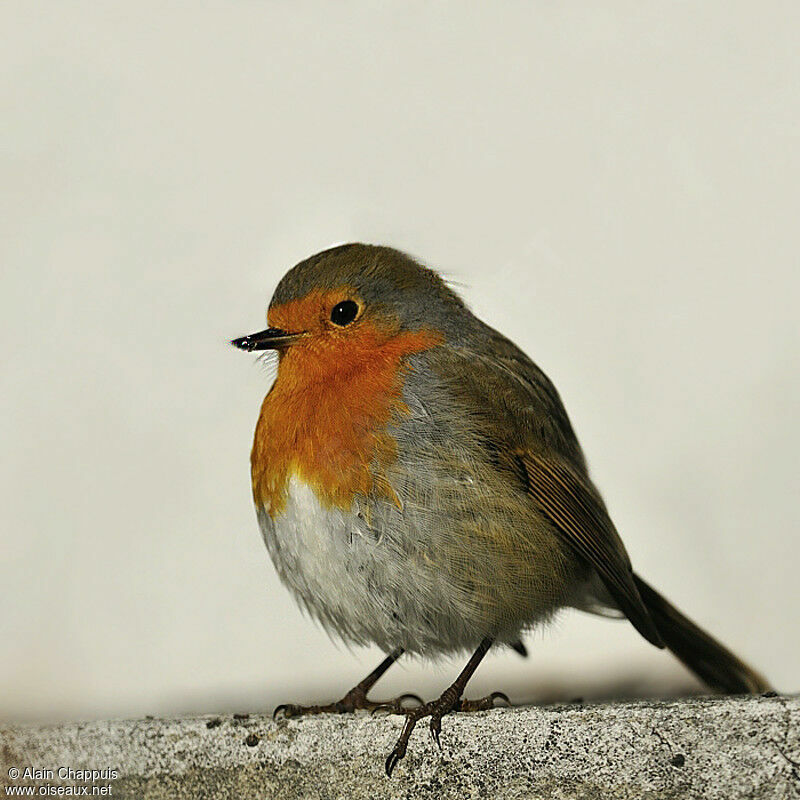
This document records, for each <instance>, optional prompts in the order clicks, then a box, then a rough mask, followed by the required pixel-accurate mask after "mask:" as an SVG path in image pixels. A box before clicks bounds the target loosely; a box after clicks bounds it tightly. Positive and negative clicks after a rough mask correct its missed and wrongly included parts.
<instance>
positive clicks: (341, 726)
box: [0, 696, 800, 800]
mask: <svg viewBox="0 0 800 800" xmlns="http://www.w3.org/2000/svg"><path fill="white" fill-rule="evenodd" d="M402 722H403V721H402V719H401V718H400V717H395V716H392V717H380V716H375V717H370V716H368V715H362V714H358V715H356V716H352V715H350V716H331V715H322V716H318V717H306V718H302V719H297V720H288V721H287V720H279V721H277V722H274V721H273V720H272V719H271V718H270V717H269V716H265V715H251V716H249V717H247V718H241V717H232V716H220V717H199V718H186V719H145V720H133V721H102V722H88V723H73V724H63V725H53V726H45V727H41V726H40V727H32V726H27V727H26V726H21V725H15V726H9V725H6V726H0V764H1V765H2V773H1V774H0V786H2V787H3V790H2V792H0V796H7V792H8V788H7V787H11V786H24V785H27V786H35V787H36V788H35V790H34V796H47V795H45V794H44V792H45V791H47V792H48V793H49V795H50V796H53V795H54V792H53V790H52V789H47V790H43V789H41V787H42V786H44V785H49V786H51V787H57V786H59V785H64V786H79V787H82V786H87V787H88V794H89V796H92V792H93V791H95V795H94V796H99V794H98V792H99V791H103V788H102V787H104V786H107V785H110V788H109V789H108V790H107V791H109V792H110V796H112V797H116V798H195V797H196V798H231V797H247V798H280V800H292V799H293V798H322V799H324V800H329V799H330V800H334V798H346V799H347V800H362V798H364V800H367V799H368V800H380V799H381V798H458V800H463V799H464V798H481V797H488V798H500V799H501V800H505V799H506V798H555V800H560V798H592V800H595V799H596V800H601V798H602V800H610V799H612V798H614V799H615V798H631V799H633V798H635V799H636V800H649V799H650V798H653V799H655V798H704V799H705V800H716V799H717V798H719V800H735V798H770V800H773V798H797V797H800V699H798V698H796V697H785V696H775V697H767V696H764V697H737V698H693V699H691V700H682V701H670V702H649V701H648V702H638V703H618V704H613V703H611V704H603V705H575V704H572V705H563V706H548V707H544V708H535V707H524V708H510V709H495V710H493V711H489V712H481V713H475V714H458V715H453V716H450V717H446V718H445V719H444V722H443V729H442V750H441V751H440V750H439V749H438V748H437V747H436V745H435V743H434V742H433V740H432V738H431V736H430V735H429V733H428V730H427V726H426V725H424V724H420V725H419V726H418V727H417V730H416V731H415V733H414V736H413V737H412V739H411V745H410V747H409V751H408V755H407V756H406V758H405V760H404V761H402V762H401V763H400V764H399V765H398V767H397V768H396V770H395V773H394V776H393V777H392V778H387V777H386V775H385V774H384V767H383V765H384V759H385V757H386V755H387V753H388V752H389V751H390V749H391V748H392V746H393V744H394V741H395V739H396V737H397V736H398V734H399V732H400V728H401V726H402ZM26 767H33V768H36V769H40V770H53V771H54V776H55V777H53V778H50V777H48V776H47V775H46V773H45V774H44V777H42V774H41V773H40V776H39V780H32V779H27V780H26V779H24V776H23V778H20V779H18V780H12V779H11V778H9V770H12V768H17V769H19V770H24V769H25V768H26ZM59 768H72V769H96V770H109V769H111V770H116V772H117V773H118V777H117V778H116V779H114V780H109V779H108V778H107V777H98V778H97V779H96V780H95V781H94V782H91V781H89V782H81V781H80V780H76V779H74V778H73V779H69V778H68V779H66V780H59V779H58V772H57V771H58V769H59ZM106 796H109V795H106Z"/></svg>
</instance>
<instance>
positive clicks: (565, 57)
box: [0, 0, 800, 718]
mask: <svg viewBox="0 0 800 800" xmlns="http://www.w3.org/2000/svg"><path fill="white" fill-rule="evenodd" d="M601 5H603V6H605V8H601V7H600V6H601ZM797 30H798V6H797V3H796V2H794V0H792V2H785V3H779V2H767V3H745V2H740V3H730V2H722V1H721V0H720V1H719V2H707V3H700V4H695V3H647V4H642V3H639V2H630V3H621V2H617V3H613V2H612V3H607V4H598V3H593V2H582V3H551V2H538V3H533V2H532V3H485V4H469V3H462V4H457V3H452V4H436V5H433V6H432V7H431V4H423V3H419V4H408V3H400V2H398V3H394V4H341V3H321V2H318V3H311V2H308V3H294V4H289V3H274V4H269V3H258V2H230V3H195V2H192V3H156V2H143V1H141V0H140V1H139V2H136V3H132V2H131V3H125V4H113V3H102V2H92V3H78V2H58V3H49V4H48V3H29V2H8V0H6V2H4V3H3V4H2V6H0V31H1V32H2V47H0V103H1V104H2V105H1V109H0V158H1V159H2V161H1V162H0V164H1V165H2V179H1V180H0V193H2V208H1V209H0V263H2V286H0V292H1V294H0V303H1V304H2V309H1V313H0V326H2V343H3V348H2V370H1V371H0V386H1V389H0V437H2V483H1V485H0V532H1V535H2V543H1V545H2V559H1V560H0V604H1V606H0V642H2V644H1V645H0V647H2V650H1V651H0V716H3V717H23V718H41V717H59V718H63V717H77V718H83V717H94V716H108V715H141V714H145V713H154V714H166V713H170V712H175V711H214V710H224V709H245V708H246V709H247V710H258V709H262V708H267V707H270V706H271V705H272V704H273V703H275V702H277V701H279V700H287V699H289V700H291V699H294V700H298V699H299V700H311V699H314V698H328V699H333V697H334V695H337V694H340V693H341V692H343V691H344V690H345V689H346V688H348V687H349V685H351V684H352V683H353V682H354V681H355V680H356V679H357V678H359V677H361V676H362V675H363V674H364V673H365V672H366V671H367V670H368V669H369V668H371V667H372V665H373V663H374V662H376V661H377V660H378V658H379V657H380V654H379V653H377V652H376V651H360V650H359V651H355V652H350V651H348V650H347V649H346V648H344V647H342V646H340V645H335V644H333V643H331V642H330V641H329V640H328V638H327V637H326V635H325V634H324V633H323V632H322V631H321V630H319V629H318V628H317V627H316V626H315V625H314V624H313V623H311V622H309V621H308V620H306V619H304V618H303V617H302V616H301V614H300V612H299V611H298V609H297V608H296V607H295V605H294V603H293V602H292V600H291V599H290V597H289V595H288V594H287V592H286V591H285V590H284V589H283V588H282V587H281V586H280V584H279V583H278V581H277V579H276V577H275V574H274V572H273V569H272V566H271V565H270V563H269V561H268V557H267V555H266V551H265V550H264V548H263V546H262V543H261V540H260V537H259V533H258V530H257V526H256V521H255V517H254V513H253V510H252V507H251V500H250V490H249V476H248V457H249V450H250V441H251V435H252V430H253V426H254V424H255V420H256V415H257V412H258V408H259V404H260V401H261V397H262V396H263V394H264V392H265V391H266V389H267V386H268V376H267V375H265V373H264V371H263V370H262V368H261V367H260V366H258V365H256V364H255V363H254V358H253V357H252V356H248V355H245V354H242V353H239V352H236V351H234V350H233V349H231V348H230V347H229V346H227V344H226V340H227V339H228V338H230V337H232V336H237V335H241V334H245V333H248V332H250V331H252V330H257V329H259V328H260V327H263V323H264V309H265V307H266V304H267V301H268V299H269V296H270V293H271V291H272V289H273V288H274V286H275V284H276V282H277V281H278V280H279V278H280V277H281V275H282V274H283V273H284V271H285V270H286V269H287V268H289V267H290V266H291V265H292V264H294V263H295V262H296V261H298V260H300V259H301V258H303V257H305V256H307V255H309V254H311V253H312V252H315V251H317V250H319V249H322V248H324V247H326V246H329V245H331V244H334V243H338V242H343V241H348V240H353V239H358V240H364V241H370V242H384V243H389V244H392V245H395V246H398V247H400V248H403V249H406V250H408V251H410V252H411V253H413V254H415V255H417V256H419V257H420V258H422V259H423V260H424V262H425V263H426V264H430V265H433V266H436V267H438V268H440V269H441V270H443V271H444V273H445V274H446V275H447V276H448V277H449V278H450V279H452V280H454V281H457V282H458V284H459V286H460V288H461V291H463V293H464V295H465V296H466V298H467V300H468V301H469V302H470V303H471V304H472V306H473V308H474V309H475V310H476V311H477V312H478V313H480V314H481V315H482V316H483V317H484V318H485V319H487V320H488V321H489V322H490V323H492V324H493V325H495V326H496V327H499V328H501V329H502V330H503V331H505V332H506V333H507V334H508V335H510V336H511V337H512V338H513V339H514V340H516V341H517V342H518V343H519V344H520V345H521V346H522V347H523V348H524V349H525V350H527V351H528V352H529V353H530V354H531V355H532V356H533V357H534V358H535V359H536V360H537V361H538V362H539V363H540V365H541V366H542V367H543V368H544V369H545V370H546V371H547V372H548V373H549V374H550V375H551V377H552V378H553V380H554V381H555V382H556V384H557V385H558V386H559V388H560V390H561V392H562V395H563V398H564V400H565V402H566V404H567V408H568V410H569V411H570V414H571V416H572V419H573V422H574V424H575V426H576V429H577V431H578V433H579V435H580V437H581V440H582V442H583V445H584V448H585V450H586V452H587V455H588V457H589V460H590V463H591V466H592V469H593V474H594V475H595V477H596V480H597V482H598V484H599V485H600V487H601V488H602V489H603V490H604V492H605V494H606V497H607V500H608V503H609V505H610V507H611V510H612V512H613V515H614V518H615V520H616V521H617V524H618V526H619V528H620V531H621V532H622V535H623V537H624V539H625V541H626V543H627V545H628V548H629V550H630V552H631V555H632V558H633V560H634V563H635V564H636V566H637V568H638V570H639V571H641V572H642V574H643V575H645V576H646V577H647V578H648V580H651V581H652V582H653V583H654V584H655V585H656V586H658V587H659V588H661V589H663V591H664V592H665V594H667V595H668V596H669V597H670V598H672V599H674V601H675V602H676V603H677V604H678V605H679V606H680V607H681V608H683V609H685V610H686V611H688V612H690V613H691V615H692V616H694V617H695V618H696V619H697V620H698V621H700V622H701V623H703V624H704V625H707V626H708V628H709V629H710V630H712V631H713V632H714V633H715V634H717V635H719V636H720V637H721V638H722V639H723V640H725V641H726V642H728V643H729V644H730V645H731V646H732V647H733V648H735V649H736V650H737V651H738V652H740V653H741V654H742V655H743V656H745V657H747V658H748V659H750V660H752V661H753V662H754V663H755V664H757V665H758V666H759V667H761V668H762V669H763V670H764V671H765V672H766V673H767V674H768V676H769V677H770V678H771V679H773V681H774V682H775V683H776V684H777V685H778V686H779V687H781V688H783V689H794V690H797V689H798V688H800V685H799V684H800V681H798V666H799V665H800V645H798V637H797V628H796V622H797V612H798V556H799V555H800V545H798V537H797V533H798V503H797V478H798V469H797V452H798V449H800V436H799V435H798V424H797V418H796V417H797V407H798V395H799V394H800V391H798V390H799V389H800V386H799V382H798V360H797V355H798V326H797V319H796V317H797V303H798V297H799V296H800V291H799V289H800V286H799V285H798V282H799V278H798V256H797V253H798V235H797V225H798V216H799V212H800V202H799V201H800V197H799V190H798V186H799V185H800V169H798V168H799V167H800V155H799V154H800V148H799V147H798V142H799V140H800V102H799V101H798V83H799V82H798V69H800V50H798V48H797ZM529 645H530V650H531V658H530V659H529V660H528V661H522V660H520V659H519V658H518V657H517V656H515V655H514V654H509V655H505V656H496V657H493V658H490V659H488V660H487V663H486V664H485V665H484V666H483V667H482V669H481V670H480V672H479V675H478V676H477V677H476V680H475V681H474V684H475V685H474V686H473V687H472V691H471V692H470V694H471V695H473V696H474V695H476V694H477V693H478V692H480V691H484V690H489V689H502V688H510V689H511V690H512V693H513V694H514V696H515V697H517V698H518V699H521V698H523V697H535V696H541V695H545V694H547V693H548V692H551V693H552V692H555V693H556V694H558V693H562V694H563V695H564V696H575V695H591V694H592V693H593V692H595V693H598V694H600V693H603V692H607V691H614V688H615V686H616V685H617V684H618V683H619V684H624V685H625V686H624V689H625V690H631V688H632V687H633V688H634V690H636V687H639V688H640V689H641V690H643V691H644V690H648V691H649V690H653V691H659V690H662V689H664V690H666V689H669V687H673V688H674V687H678V688H681V687H684V688H685V687H688V686H690V685H691V684H690V683H687V682H686V680H685V678H684V673H683V671H682V668H681V667H680V666H678V665H677V663H676V662H675V661H674V660H673V659H671V657H670V656H669V655H667V654H664V653H661V652H658V651H657V650H655V649H654V648H652V647H651V646H650V645H648V644H647V643H646V642H645V641H644V640H643V639H641V638H640V637H639V636H638V635H637V634H636V633H635V631H634V630H633V629H632V628H631V627H630V626H629V625H626V624H622V623H614V622H611V621H606V620H602V619H597V618H592V617H588V616H582V615H580V614H578V613H576V612H574V613H571V614H565V615H564V616H563V617H562V618H561V619H560V620H559V622H558V623H557V624H556V625H555V626H552V627H551V628H550V629H549V630H547V631H545V632H544V633H543V634H541V633H540V634H536V635H535V636H532V637H531V638H530V639H529ZM458 667H459V665H458V664H456V663H450V664H445V665H443V666H441V667H437V668H436V669H431V668H429V667H427V666H426V665H424V664H417V665H411V666H410V667H408V668H406V669H405V671H404V670H401V669H398V670H397V671H396V673H394V674H393V675H392V677H391V679H390V680H387V681H386V686H385V688H384V687H381V688H382V689H383V691H382V692H379V694H386V693H389V692H391V691H398V690H400V689H411V688H420V687H421V688H422V689H423V691H424V692H426V693H428V694H432V693H433V692H434V691H437V690H438V689H440V688H442V687H443V686H444V685H445V683H446V682H447V681H449V679H451V678H452V676H453V675H454V674H455V671H456V669H457V668H458ZM646 687H649V688H646Z"/></svg>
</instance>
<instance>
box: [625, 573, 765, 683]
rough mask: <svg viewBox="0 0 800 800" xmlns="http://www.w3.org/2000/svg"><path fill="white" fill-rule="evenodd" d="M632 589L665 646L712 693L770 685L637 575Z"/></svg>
mask: <svg viewBox="0 0 800 800" xmlns="http://www.w3.org/2000/svg"><path fill="white" fill-rule="evenodd" d="M633 579H634V581H635V582H636V588H637V589H638V590H639V594H640V595H641V597H642V600H643V601H644V604H645V606H646V607H647V610H648V611H649V612H650V616H651V617H652V618H653V622H655V624H656V628H657V629H658V632H659V633H660V634H661V638H662V639H663V640H664V643H665V644H666V646H667V647H668V648H669V649H670V650H671V651H672V652H673V653H674V654H675V655H676V656H677V657H678V659H679V660H680V661H682V662H683V663H684V664H685V665H686V666H687V667H688V668H689V669H690V670H691V671H692V672H694V673H695V674H696V675H697V676H698V677H699V678H700V679H701V680H702V681H703V682H705V683H706V684H708V686H710V687H711V688H712V689H716V690H718V691H720V692H724V693H725V694H754V693H758V692H764V691H767V690H768V689H769V688H770V685H769V684H768V683H767V681H766V680H765V679H764V677H763V676H762V675H759V673H758V672H756V671H755V670H754V669H753V668H752V667H749V666H748V665H747V664H745V663H744V661H741V660H740V659H739V658H737V657H736V656H735V655H734V654H733V653H731V651H730V650H728V648H727V647H725V646H723V645H721V644H720V643H719V642H718V641H717V640H716V639H714V638H713V637H712V636H710V635H709V634H707V633H706V632H705V631H704V630H702V629H701V628H699V627H698V626H697V625H695V624H694V622H692V621H691V620H690V619H688V618H687V617H685V616H684V615H683V614H681V612H680V611H678V609H677V608H675V606H673V605H672V604H671V603H670V602H669V601H668V600H666V599H665V598H664V597H662V596H661V595H660V594H659V593H658V592H657V591H656V590H655V589H653V587H652V586H650V585H649V584H648V583H645V581H643V580H642V579H641V578H640V577H639V576H638V575H634V576H633Z"/></svg>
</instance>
